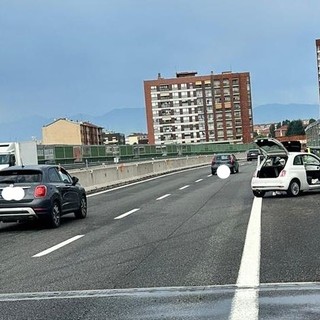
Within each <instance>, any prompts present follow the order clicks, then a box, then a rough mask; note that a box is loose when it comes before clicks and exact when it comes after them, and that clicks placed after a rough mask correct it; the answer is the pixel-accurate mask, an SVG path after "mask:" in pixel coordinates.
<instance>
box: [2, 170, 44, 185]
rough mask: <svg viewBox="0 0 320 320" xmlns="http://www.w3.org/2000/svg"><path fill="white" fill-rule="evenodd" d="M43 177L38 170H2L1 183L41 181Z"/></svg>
mask: <svg viewBox="0 0 320 320" xmlns="http://www.w3.org/2000/svg"><path fill="white" fill-rule="evenodd" d="M41 178H42V174H41V172H40V171H36V170H16V171H0V183H23V182H40V181H41Z"/></svg>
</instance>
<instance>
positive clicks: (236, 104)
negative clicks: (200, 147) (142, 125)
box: [144, 72, 253, 144]
mask: <svg viewBox="0 0 320 320" xmlns="http://www.w3.org/2000/svg"><path fill="white" fill-rule="evenodd" d="M144 93H145V105H146V114H147V127H148V139H149V143H150V144H170V143H179V144H180V143H204V142H230V143H249V142H252V139H253V123H252V105H251V89H250V74H249V73H248V72H244V73H232V72H223V73H222V74H210V75H205V76H198V75H197V72H181V73H177V74H176V78H171V79H164V78H162V77H161V75H160V74H159V75H158V79H156V80H147V81H144Z"/></svg>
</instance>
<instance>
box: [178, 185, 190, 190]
mask: <svg viewBox="0 0 320 320" xmlns="http://www.w3.org/2000/svg"><path fill="white" fill-rule="evenodd" d="M189 187H190V185H188V184H187V185H186V186H183V187H181V188H179V190H183V189H186V188H189Z"/></svg>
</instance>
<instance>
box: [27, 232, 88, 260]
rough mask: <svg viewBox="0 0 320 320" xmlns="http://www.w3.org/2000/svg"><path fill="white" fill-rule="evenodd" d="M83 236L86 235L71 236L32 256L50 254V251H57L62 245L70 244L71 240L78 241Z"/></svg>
mask: <svg viewBox="0 0 320 320" xmlns="http://www.w3.org/2000/svg"><path fill="white" fill-rule="evenodd" d="M83 236H84V234H82V235H78V236H75V237H73V238H70V239H68V240H66V241H63V242H61V243H59V244H57V245H55V246H53V247H51V248H49V249H47V250H44V251H42V252H39V253H37V254H35V255H34V256H32V257H33V258H38V257H42V256H45V255H47V254H49V253H51V252H53V251H55V250H58V249H60V248H61V247H64V246H66V245H67V244H69V243H71V242H73V241H76V240H78V239H80V238H82V237H83Z"/></svg>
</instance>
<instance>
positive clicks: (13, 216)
mask: <svg viewBox="0 0 320 320" xmlns="http://www.w3.org/2000/svg"><path fill="white" fill-rule="evenodd" d="M48 214H49V210H48V209H47V208H31V207H14V208H0V221H3V222H15V221H30V220H36V219H39V218H42V217H46V216H47V215H48Z"/></svg>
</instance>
